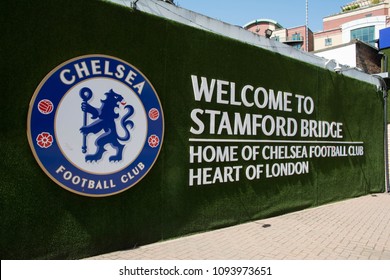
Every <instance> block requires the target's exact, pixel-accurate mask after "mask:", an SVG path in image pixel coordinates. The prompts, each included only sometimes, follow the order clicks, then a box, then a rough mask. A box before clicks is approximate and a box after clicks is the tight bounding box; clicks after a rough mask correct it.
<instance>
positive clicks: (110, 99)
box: [80, 88, 134, 162]
mask: <svg viewBox="0 0 390 280" xmlns="http://www.w3.org/2000/svg"><path fill="white" fill-rule="evenodd" d="M80 96H81V98H82V99H83V102H82V103H81V110H82V111H83V112H84V125H83V126H82V127H81V128H80V132H81V133H82V134H83V137H84V138H83V153H86V151H87V146H86V137H87V135H88V134H90V133H93V134H96V133H99V132H100V131H104V133H103V134H101V135H100V136H99V137H98V138H97V139H96V141H95V145H96V147H97V149H96V153H95V154H90V155H86V156H85V161H86V162H88V161H98V160H100V159H101V158H102V156H103V154H104V152H106V149H105V148H104V146H105V145H106V144H110V145H111V146H112V147H113V148H114V149H115V150H116V151H117V153H116V155H113V156H110V157H109V160H110V161H120V160H122V153H123V148H124V147H125V145H122V144H121V143H120V142H119V141H128V140H129V139H130V129H132V128H133V127H134V123H133V122H132V121H131V120H129V118H130V117H131V116H132V115H133V114H134V108H133V106H131V105H126V106H125V110H127V113H126V114H125V115H124V116H123V117H122V119H121V122H120V123H121V127H122V128H123V130H124V131H125V136H124V137H120V136H119V135H118V132H117V129H116V124H115V119H117V118H118V117H119V114H118V113H115V109H116V108H119V103H121V102H122V101H123V97H122V96H121V95H120V94H118V93H115V92H114V91H113V90H112V89H111V90H110V91H108V92H106V93H105V96H106V99H104V100H100V102H101V104H102V105H101V107H100V108H95V107H93V106H91V105H90V104H88V102H87V101H88V100H89V99H90V98H91V97H92V91H91V89H89V88H83V89H81V90H80ZM122 104H123V103H122ZM124 104H125V103H124ZM87 114H91V115H92V119H96V120H95V121H93V122H92V123H90V124H88V125H87Z"/></svg>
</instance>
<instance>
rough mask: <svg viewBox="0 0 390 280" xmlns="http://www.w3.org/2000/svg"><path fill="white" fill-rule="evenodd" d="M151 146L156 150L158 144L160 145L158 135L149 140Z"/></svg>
mask: <svg viewBox="0 0 390 280" xmlns="http://www.w3.org/2000/svg"><path fill="white" fill-rule="evenodd" d="M148 143H149V146H150V147H152V148H156V147H157V146H158V144H159V143H160V139H159V138H158V136H157V135H154V134H153V135H151V136H150V137H149V139H148Z"/></svg>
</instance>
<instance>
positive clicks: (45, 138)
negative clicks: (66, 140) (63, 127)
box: [37, 132, 53, 148]
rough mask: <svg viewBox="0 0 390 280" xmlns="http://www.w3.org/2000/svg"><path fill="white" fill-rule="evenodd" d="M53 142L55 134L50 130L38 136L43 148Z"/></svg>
mask: <svg viewBox="0 0 390 280" xmlns="http://www.w3.org/2000/svg"><path fill="white" fill-rule="evenodd" d="M52 143H53V136H51V134H50V133H48V132H42V133H40V134H39V135H38V136H37V144H38V146H39V147H41V148H49V147H50V146H51V144H52Z"/></svg>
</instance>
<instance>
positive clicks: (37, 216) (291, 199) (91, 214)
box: [0, 0, 384, 259]
mask: <svg viewBox="0 0 390 280" xmlns="http://www.w3.org/2000/svg"><path fill="white" fill-rule="evenodd" d="M0 15H1V16H0V36H1V37H0V39H1V45H0V79H1V85H2V92H1V98H2V102H1V104H2V109H1V110H0V127H1V138H0V143H1V144H0V145H1V149H0V158H1V160H0V177H1V183H0V197H1V198H0V201H1V204H0V217H1V235H0V255H1V258H2V259H77V258H83V257H88V256H93V255H97V254H101V253H106V252H110V251H115V250H123V249H129V248H133V247H136V246H140V245H143V244H148V243H152V242H157V241H160V240H165V239H169V238H174V237H178V236H182V235H186V234H190V233H194V232H200V231H206V230H211V229H215V228H220V227H224V226H229V225H234V224H238V223H243V222H246V221H250V220H254V219H259V218H265V217H269V216H275V215H279V214H283V213H288V212H291V211H295V210H300V209H304V208H308V207H314V206H318V205H321V204H324V203H327V202H331V201H337V200H341V199H345V198H349V197H355V196H359V195H364V194H367V193H372V192H380V191H382V190H383V181H384V172H383V103H382V100H381V93H378V92H377V91H376V89H375V87H374V86H372V85H369V84H366V83H363V82H360V81H358V80H354V79H351V78H347V77H345V76H343V75H337V74H335V73H332V72H330V71H327V70H324V69H320V68H317V67H314V66H312V65H309V64H306V63H304V62H300V61H297V60H294V59H291V58H289V57H285V56H282V55H280V54H278V53H273V52H270V51H267V50H264V49H260V48H257V47H253V46H250V45H247V44H243V43H241V42H238V41H235V40H232V39H229V38H225V37H222V36H218V35H215V34H211V33H209V32H206V31H201V30H197V29H193V28H191V27H188V26H184V25H181V24H178V23H175V22H171V21H168V20H165V19H162V18H158V17H155V16H151V15H148V14H145V13H142V12H138V11H131V10H130V9H128V8H125V7H121V6H117V5H113V4H111V3H106V2H102V1H92V0H89V1H87V0H83V1H80V0H77V1H76V0H58V1H49V0H41V1H34V2H31V1H9V0H6V1H2V2H1V4H0ZM286 47H287V46H286ZM88 54H104V55H109V56H114V57H118V58H120V59H122V60H125V61H127V62H129V63H131V64H132V65H134V66H135V67H137V68H138V69H139V70H140V71H142V73H143V74H144V75H145V76H146V77H147V78H148V79H149V80H150V82H151V83H152V84H153V86H154V88H155V89H156V91H157V93H158V95H159V98H160V100H161V105H162V107H163V111H164V121H165V134H164V142H163V146H162V149H161V153H160V155H159V157H158V159H157V161H156V163H155V165H154V166H153V168H152V170H151V171H150V172H149V173H148V174H147V176H145V177H144V178H143V179H142V180H141V181H140V182H139V183H138V184H137V185H135V186H134V187H132V188H130V189H129V190H127V191H125V192H123V193H120V194H116V195H113V196H108V197H103V198H91V197H85V196H80V195H77V194H74V193H71V192H69V191H67V190H65V189H63V188H61V187H60V186H58V185H57V184H56V183H54V182H53V181H52V180H51V179H50V178H49V177H47V176H46V175H45V173H44V172H43V171H42V170H41V168H40V167H39V165H38V164H37V162H36V160H35V158H34V156H33V154H32V152H31V149H30V147H29V143H28V140H27V134H26V130H27V115H28V109H29V103H30V100H31V98H32V95H33V93H34V91H35V89H36V88H37V86H38V84H39V83H40V82H41V81H42V79H43V78H44V77H45V76H46V75H47V74H48V73H49V72H50V71H51V70H52V69H54V68H55V67H57V66H58V65H60V64H61V63H63V62H64V61H67V60H69V59H72V58H75V57H78V56H83V55H88ZM191 76H194V77H197V79H198V81H199V82H200V81H201V77H205V78H207V81H208V83H209V84H210V83H211V82H212V79H215V81H216V83H217V80H219V81H225V82H226V83H225V82H222V84H223V89H229V91H230V95H231V90H230V89H231V87H232V86H233V83H234V87H235V90H236V96H237V97H239V93H240V92H241V89H242V88H243V87H245V86H246V85H251V86H253V87H254V88H257V87H263V88H264V89H268V90H269V89H273V90H274V91H275V93H277V92H278V91H282V92H288V93H291V94H292V96H291V97H290V98H291V100H292V102H293V103H292V105H291V107H293V109H292V110H291V111H289V110H285V111H283V110H273V109H259V108H257V107H256V106H252V107H248V106H238V105H233V104H224V102H217V101H216V100H217V99H216V98H215V97H214V98H213V99H212V102H207V101H205V100H204V99H202V100H200V101H196V100H195V98H194V88H193V84H192V79H191ZM297 95H300V96H304V97H310V100H313V102H314V105H315V107H314V111H313V112H312V113H310V114H305V113H299V112H298V110H297V107H296V105H297V103H296V99H295V97H296V96H297ZM228 96H229V94H225V95H223V97H221V98H222V99H224V100H230V99H229V97H228ZM248 96H252V95H248ZM251 98H252V97H251ZM252 101H253V100H252ZM229 102H231V100H230V101H229ZM233 103H234V102H233ZM194 109H199V110H203V111H205V110H214V111H221V112H227V114H228V115H229V119H233V118H234V116H235V114H236V113H237V114H240V116H242V117H244V116H245V114H249V115H250V116H252V115H254V114H258V115H272V116H280V117H282V118H293V119H295V120H297V121H298V122H300V121H301V120H302V119H314V120H322V121H329V122H340V123H342V124H343V127H342V133H343V137H342V138H341V139H336V140H338V141H344V142H355V141H357V142H358V141H361V142H363V143H364V144H363V146H364V155H361V156H350V155H348V156H344V157H335V158H332V157H326V158H316V157H312V158H308V157H305V158H303V159H290V160H288V159H272V160H271V159H270V160H265V159H264V158H261V157H257V158H256V159H253V158H252V159H248V160H243V159H242V158H241V156H240V155H237V158H238V159H237V161H236V160H234V159H232V161H230V162H215V161H214V162H203V163H197V162H194V163H191V162H190V149H191V148H190V147H191V146H193V147H195V148H198V147H202V148H205V147H207V146H212V147H216V146H219V147H220V148H221V149H223V148H225V147H236V148H235V149H236V150H237V151H240V152H241V151H242V150H243V149H247V148H248V147H253V146H256V145H257V146H260V149H261V148H264V146H266V145H268V146H286V147H287V149H289V148H288V147H290V146H294V145H295V146H298V145H300V146H305V147H310V146H313V145H316V144H294V143H291V142H284V143H283V144H277V143H276V144H275V143H272V144H270V143H267V142H256V143H255V144H253V143H248V142H244V143H243V142H237V143H235V142H210V141H209V142H199V141H198V142H197V140H195V141H193V140H190V139H198V138H205V139H215V140H218V139H220V138H223V139H236V138H240V139H246V140H281V141H283V140H286V139H287V140H290V141H299V140H312V141H317V140H323V141H328V140H335V139H329V138H326V139H315V138H313V137H312V138H307V137H306V138H302V137H301V136H300V135H299V132H298V133H297V134H296V135H292V136H291V137H287V138H286V137H283V136H280V135H279V136H278V135H275V134H274V135H270V136H267V135H263V134H260V133H259V134H258V135H244V136H240V135H229V133H228V132H227V130H226V129H222V130H221V133H220V134H218V135H217V134H215V133H210V129H211V128H210V125H209V124H208V123H207V121H208V120H207V118H206V116H205V115H204V114H203V115H198V116H199V118H200V119H201V120H202V121H203V122H204V123H205V129H204V131H203V132H202V133H201V134H195V133H193V130H191V128H193V129H195V130H196V129H199V127H198V125H197V124H196V123H195V121H194V118H193V117H191V116H192V112H193V110H194ZM220 120H221V118H220V117H219V116H216V121H217V122H219V121H220ZM318 145H320V144H318ZM321 145H322V144H321ZM247 146H248V147H247ZM339 146H346V147H347V146H349V145H347V144H340V145H339ZM352 146H353V145H352ZM248 149H249V148H248ZM230 156H233V157H235V156H234V155H232V154H230ZM302 161H305V162H308V164H309V172H306V173H304V174H301V175H297V174H295V175H293V176H281V177H274V178H265V177H264V175H262V177H261V178H254V179H248V177H246V174H245V171H246V170H247V169H248V168H252V167H254V166H257V165H261V164H262V165H263V168H265V166H266V165H268V166H271V165H272V164H274V163H276V164H277V163H286V162H291V163H296V162H302ZM232 166H242V167H241V169H240V170H239V176H240V178H239V179H237V178H236V177H234V180H229V178H228V180H227V182H221V181H220V180H216V182H215V183H213V184H205V185H201V186H196V185H193V186H190V183H189V181H190V179H189V178H190V172H194V170H197V168H201V169H202V170H203V169H204V168H212V170H216V169H217V168H224V167H227V168H229V167H230V168H231V167H232ZM249 166H252V167H249ZM190 170H192V171H190ZM226 172H227V171H226V170H225V173H223V174H221V176H224V174H226ZM235 175H237V174H236V173H235ZM237 176H238V175H237ZM231 178H233V177H231Z"/></svg>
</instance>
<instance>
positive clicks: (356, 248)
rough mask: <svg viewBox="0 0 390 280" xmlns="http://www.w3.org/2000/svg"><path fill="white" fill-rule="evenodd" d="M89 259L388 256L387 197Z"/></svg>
mask: <svg viewBox="0 0 390 280" xmlns="http://www.w3.org/2000/svg"><path fill="white" fill-rule="evenodd" d="M89 259H93V260H130V259H136V260H177V259H179V260H194V259H196V260H210V259H212V260H228V259H230V260H239V259H245V260H250V259H266V260H283V259H288V260H293V259H299V260H318V259H319V260H326V259H333V260H337V259H342V260H357V259H364V260H371V259H375V260H379V259H381V260H390V195H389V194H375V195H367V196H363V197H359V198H354V199H349V200H345V201H342V202H337V203H333V204H328V205H325V206H320V207H317V208H312V209H308V210H303V211H299V212H294V213H291V214H287V215H283V216H278V217H274V218H269V219H264V220H259V221H255V222H250V223H246V224H242V225H238V226H232V227H228V228H224V229H220V230H214V231H211V232H206V233H201V234H195V235H191V236H188V237H182V238H178V239H174V240H169V241H164V242H158V243H154V244H150V245H146V246H142V247H140V248H137V249H133V250H128V251H118V252H113V253H109V254H105V255H100V256H96V257H92V258H89Z"/></svg>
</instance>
